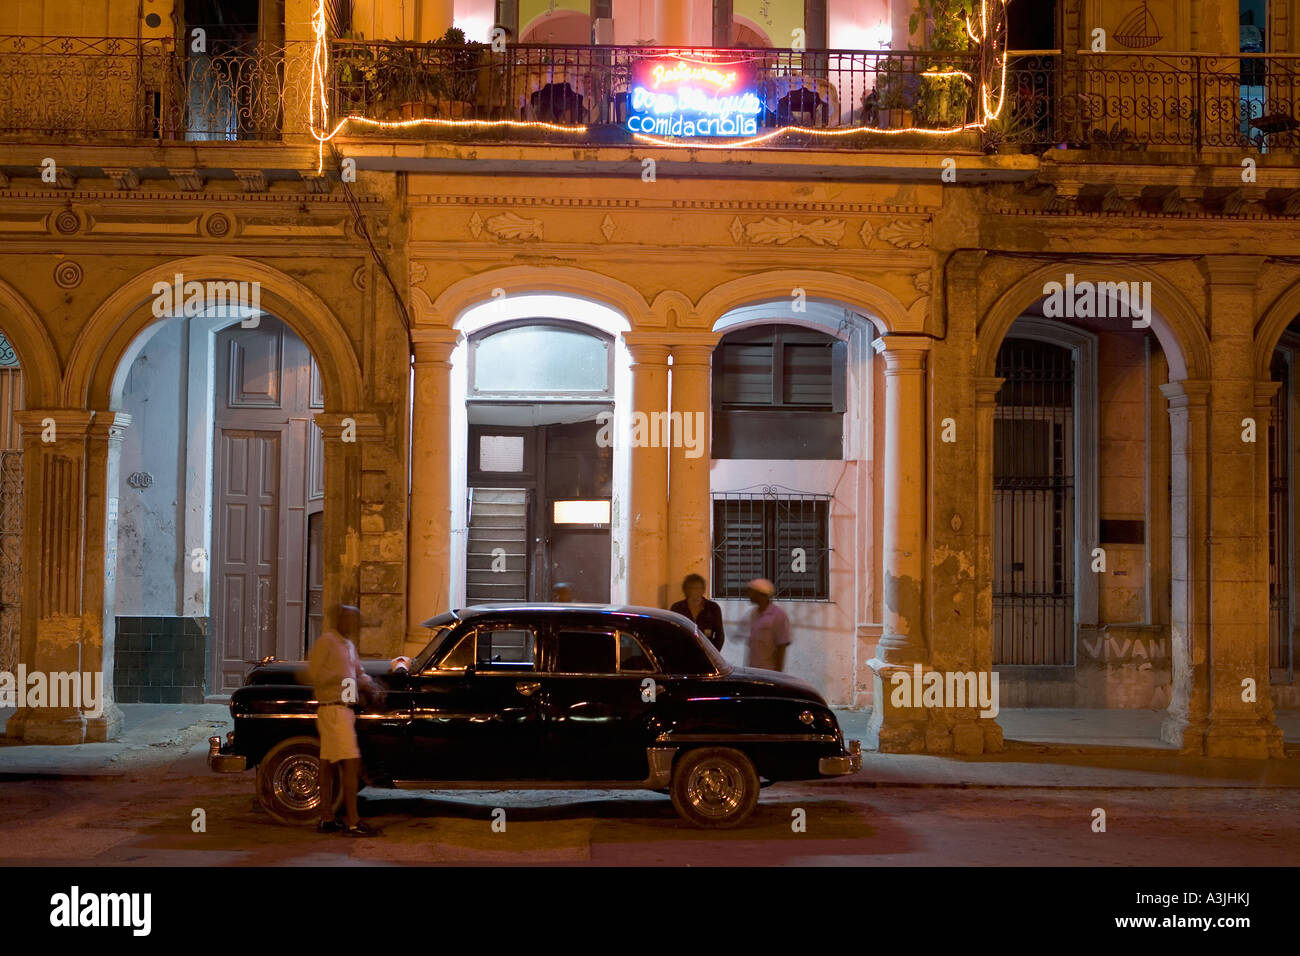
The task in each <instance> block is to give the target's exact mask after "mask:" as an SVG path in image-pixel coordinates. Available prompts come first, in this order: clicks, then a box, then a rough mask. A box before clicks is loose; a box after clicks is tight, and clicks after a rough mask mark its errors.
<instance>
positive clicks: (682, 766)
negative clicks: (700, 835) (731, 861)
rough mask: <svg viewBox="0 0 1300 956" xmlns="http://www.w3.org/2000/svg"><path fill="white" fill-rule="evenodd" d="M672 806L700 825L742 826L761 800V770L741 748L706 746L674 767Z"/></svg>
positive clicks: (681, 758)
mask: <svg viewBox="0 0 1300 956" xmlns="http://www.w3.org/2000/svg"><path fill="white" fill-rule="evenodd" d="M672 798H673V809H675V810H676V811H677V813H678V814H679V815H680V816H681V817H682V819H684V820H687V821H689V822H691V823H693V824H695V825H696V826H698V827H708V828H711V829H726V828H728V827H734V826H739V825H740V824H741V823H743V822H745V819H746V818H747V817H748V816H749V815H750V814H751V813H753V812H754V807H755V806H757V804H758V774H757V773H755V771H754V765H753V764H752V763H750V760H749V758H748V757H746V756H745V755H744V754H743V753H741V752H740V751H739V750H733V749H731V748H730V747H703V748H701V749H699V750H691V751H688V752H687V753H685V754H683V755H682V756H681V757H679V758H678V760H677V763H676V765H675V766H674V767H673V782H672Z"/></svg>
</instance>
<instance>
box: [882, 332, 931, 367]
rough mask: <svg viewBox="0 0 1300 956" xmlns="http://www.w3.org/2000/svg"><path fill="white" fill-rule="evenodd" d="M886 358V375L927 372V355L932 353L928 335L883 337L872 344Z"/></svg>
mask: <svg viewBox="0 0 1300 956" xmlns="http://www.w3.org/2000/svg"><path fill="white" fill-rule="evenodd" d="M871 347H872V348H873V349H875V350H876V352H877V353H879V354H880V355H883V356H884V357H885V374H886V375H896V374H898V373H900V372H923V371H925V354H926V353H927V352H929V351H930V337H929V336H928V335H882V336H880V337H879V338H877V339H875V340H874V341H872V343H871Z"/></svg>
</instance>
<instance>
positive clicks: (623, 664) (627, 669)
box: [618, 631, 658, 674]
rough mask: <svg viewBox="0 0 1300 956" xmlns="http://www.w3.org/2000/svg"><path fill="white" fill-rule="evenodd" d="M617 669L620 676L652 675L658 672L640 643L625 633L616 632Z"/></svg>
mask: <svg viewBox="0 0 1300 956" xmlns="http://www.w3.org/2000/svg"><path fill="white" fill-rule="evenodd" d="M618 669H619V673H622V674H652V673H654V672H655V671H656V670H658V668H657V667H655V662H654V661H653V660H652V659H651V657H650V655H649V654H647V653H646V649H645V648H644V647H642V646H641V642H640V641H638V640H637V639H636V638H635V637H633V636H632V635H631V634H629V633H628V632H627V631H619V632H618Z"/></svg>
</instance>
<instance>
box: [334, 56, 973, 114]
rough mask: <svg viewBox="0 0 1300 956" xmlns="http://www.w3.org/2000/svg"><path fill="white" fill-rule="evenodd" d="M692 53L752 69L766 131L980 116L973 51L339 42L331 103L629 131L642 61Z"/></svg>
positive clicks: (704, 60)
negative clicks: (501, 47)
mask: <svg viewBox="0 0 1300 956" xmlns="http://www.w3.org/2000/svg"><path fill="white" fill-rule="evenodd" d="M682 61H686V62H688V63H691V64H707V65H709V66H710V67H716V68H717V69H718V70H737V69H738V70H741V71H744V76H745V84H744V85H745V86H746V87H747V88H748V90H749V91H750V92H752V93H753V94H754V96H755V98H756V100H757V110H756V112H755V126H756V127H757V128H758V129H774V128H777V127H782V126H800V127H804V128H808V129H816V130H827V131H836V130H839V131H845V132H848V131H851V129H852V128H854V127H863V126H871V127H877V126H878V127H883V128H887V129H902V128H905V127H912V126H916V127H921V128H952V127H960V126H964V125H966V124H968V123H971V122H973V121H974V120H975V117H976V115H977V112H976V106H977V97H976V95H975V91H976V82H977V79H978V69H979V62H978V58H977V56H976V55H975V54H973V53H960V54H958V53H890V52H888V51H877V52H863V51H849V50H812V51H797V50H753V49H743V50H689V51H687V50H677V49H666V48H665V49H660V48H654V47H628V46H537V45H515V46H509V47H507V48H505V49H504V50H501V51H499V52H498V51H494V50H493V49H492V48H491V47H489V46H486V45H473V44H471V45H467V46H463V47H441V46H435V45H412V44H400V43H361V42H351V41H336V42H335V43H334V44H333V47H332V56H331V69H330V77H331V89H330V96H329V102H330V104H331V112H332V114H333V115H334V116H335V117H343V116H348V115H354V116H363V117H366V118H369V119H372V120H383V121H387V122H389V123H395V122H400V121H410V120H417V119H421V118H425V119H442V120H467V119H468V120H480V121H487V122H491V121H501V120H513V121H522V122H529V121H531V122H540V123H550V124H561V125H574V126H585V127H588V128H594V130H602V131H604V130H614V131H617V130H620V129H621V130H622V131H623V132H625V133H627V134H629V138H630V134H632V133H634V132H640V131H641V130H638V129H634V128H630V127H629V126H628V120H629V118H630V116H631V115H632V114H633V113H635V112H636V106H637V104H636V103H635V101H634V89H635V86H636V77H637V75H638V73H637V71H638V67H639V66H641V65H643V64H647V63H670V64H674V63H677V62H682ZM927 71H928V72H929V73H930V74H931V75H930V76H927V75H926V74H927ZM359 128H360V127H359ZM412 128H414V129H418V130H422V131H427V130H428V129H429V128H430V127H429V126H427V125H426V126H420V125H418V124H416V125H413V126H412ZM390 130H391V128H390ZM479 132H484V131H483V130H480V131H479ZM513 132H516V133H517V128H515V130H513ZM645 132H650V131H645ZM742 135H743V134H742Z"/></svg>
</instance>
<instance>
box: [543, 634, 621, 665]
mask: <svg viewBox="0 0 1300 956" xmlns="http://www.w3.org/2000/svg"><path fill="white" fill-rule="evenodd" d="M616 636H617V635H616V634H615V633H614V632H613V631H599V630H591V631H586V630H583V631H578V630H565V631H557V632H556V634H555V640H556V655H555V670H556V673H559V674H612V673H614V672H615V671H616V670H617V669H618V657H617V647H616V645H615V643H614V642H615V639H616Z"/></svg>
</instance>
